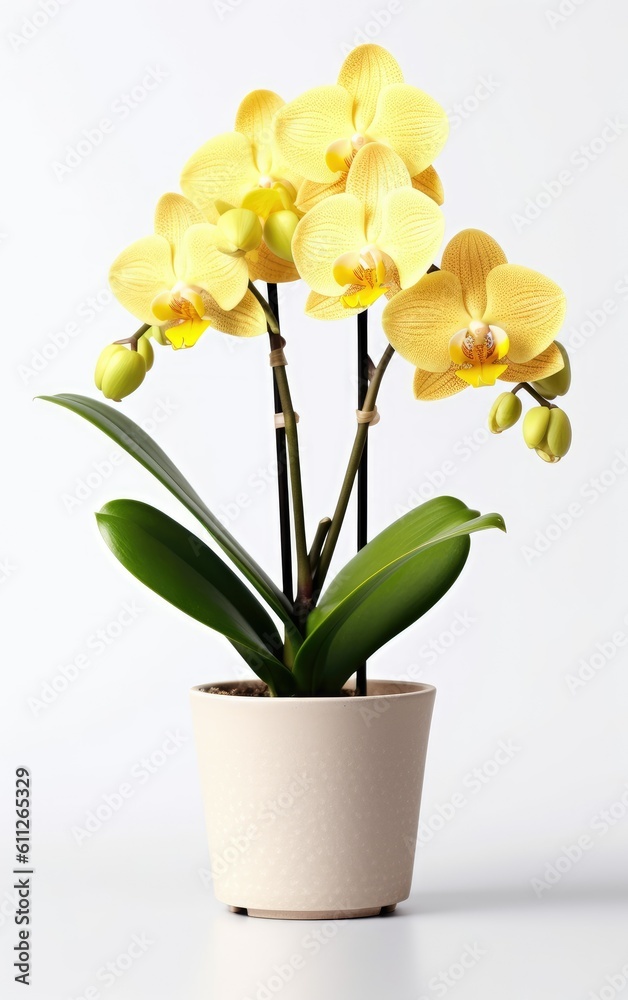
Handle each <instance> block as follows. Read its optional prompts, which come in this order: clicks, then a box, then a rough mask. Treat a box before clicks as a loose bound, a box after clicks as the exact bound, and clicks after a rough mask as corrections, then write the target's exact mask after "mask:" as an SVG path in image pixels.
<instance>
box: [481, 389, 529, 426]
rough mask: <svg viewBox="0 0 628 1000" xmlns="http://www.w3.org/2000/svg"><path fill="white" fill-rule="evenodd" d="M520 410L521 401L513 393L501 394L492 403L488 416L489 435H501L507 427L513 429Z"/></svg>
mask: <svg viewBox="0 0 628 1000" xmlns="http://www.w3.org/2000/svg"><path fill="white" fill-rule="evenodd" d="M522 409H523V407H522V405H521V400H520V399H519V397H518V396H516V395H515V394H514V392H502V393H501V394H500V395H499V396H498V397H497V399H496V400H495V402H494V403H493V405H492V407H491V411H490V413H489V415H488V428H489V430H490V432H491V434H501V432H502V431H507V430H508V428H509V427H514V425H515V424H516V423H517V421H518V419H519V417H520V416H521V411H522Z"/></svg>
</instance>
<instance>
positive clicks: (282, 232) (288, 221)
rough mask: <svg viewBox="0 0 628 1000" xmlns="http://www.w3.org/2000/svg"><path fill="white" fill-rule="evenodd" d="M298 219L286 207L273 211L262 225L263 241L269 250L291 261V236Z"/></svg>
mask: <svg viewBox="0 0 628 1000" xmlns="http://www.w3.org/2000/svg"><path fill="white" fill-rule="evenodd" d="M298 221H299V217H298V215H296V213H295V212H291V211H289V210H288V209H284V210H283V211H281V212H273V213H272V214H271V215H269V216H268V219H267V220H266V225H265V226H264V241H265V243H266V246H267V247H268V248H269V250H272V252H273V253H274V254H275V256H277V257H280V258H281V259H282V260H289V261H293V260H294V258H293V256H292V237H293V235H294V231H295V229H296V228H297V223H298Z"/></svg>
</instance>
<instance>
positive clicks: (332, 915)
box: [229, 903, 397, 920]
mask: <svg viewBox="0 0 628 1000" xmlns="http://www.w3.org/2000/svg"><path fill="white" fill-rule="evenodd" d="M396 907H397V904H396V903H390V904H389V905H388V906H366V907H363V908H362V909H358V910H255V909H247V908H246V907H244V906H230V907H229V910H230V912H231V913H241V914H243V915H244V916H249V917H267V918H269V919H271V920H348V919H351V918H353V917H380V916H382V917H383V916H385V915H386V914H387V913H393V912H394V910H395V909H396Z"/></svg>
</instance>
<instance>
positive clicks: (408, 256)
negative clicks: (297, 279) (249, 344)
mask: <svg viewBox="0 0 628 1000" xmlns="http://www.w3.org/2000/svg"><path fill="white" fill-rule="evenodd" d="M443 230H444V220H443V215H442V212H441V210H440V208H439V207H438V206H437V205H436V204H435V202H434V201H432V200H431V199H430V198H428V197H427V196H426V195H424V194H422V193H421V192H420V191H417V190H416V189H415V188H413V186H412V181H411V178H410V174H409V173H408V170H407V168H406V167H405V165H404V162H403V160H402V159H401V157H399V156H397V154H396V153H394V152H393V150H392V149H390V148H389V147H388V146H384V145H382V144H381V143H376V142H372V143H368V144H367V145H366V146H364V147H363V148H362V149H361V150H360V151H359V152H358V154H357V156H356V157H355V159H354V161H353V163H352V165H351V169H350V171H349V173H348V177H347V183H346V191H345V192H343V193H342V194H335V195H331V196H330V197H329V198H326V199H325V200H324V201H320V202H319V203H318V204H317V205H315V206H314V208H312V209H310V211H309V212H308V213H307V215H305V216H304V217H303V219H301V221H300V222H299V225H298V226H297V228H296V231H295V234H294V238H293V241H292V250H293V253H294V259H295V263H296V265H297V268H298V270H299V273H300V274H301V276H302V277H303V278H304V280H305V281H306V282H307V284H308V285H309V286H310V288H311V289H312V292H313V293H312V295H310V298H309V299H308V304H307V307H306V311H307V312H308V313H310V314H311V315H314V316H317V317H318V318H322V319H335V318H338V317H340V316H342V315H347V312H349V313H351V312H361V311H362V310H363V309H366V308H367V307H368V306H369V305H371V304H372V303H373V302H375V301H376V299H378V298H379V297H380V296H381V295H387V296H389V297H390V296H391V295H394V294H395V292H397V291H398V290H399V288H407V287H409V286H410V285H413V284H415V282H417V281H418V279H419V278H420V277H421V275H423V274H425V272H426V271H427V269H428V267H429V266H430V264H431V263H432V261H433V259H434V254H435V253H436V252H437V251H438V249H439V247H440V244H441V241H442V238H443Z"/></svg>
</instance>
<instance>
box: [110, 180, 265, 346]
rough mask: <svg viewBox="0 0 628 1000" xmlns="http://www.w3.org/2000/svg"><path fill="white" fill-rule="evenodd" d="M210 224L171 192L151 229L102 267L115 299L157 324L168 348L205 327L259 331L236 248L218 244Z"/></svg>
mask: <svg viewBox="0 0 628 1000" xmlns="http://www.w3.org/2000/svg"><path fill="white" fill-rule="evenodd" d="M223 239H224V238H223V237H222V236H221V234H220V232H219V230H218V227H217V226H213V225H211V224H210V223H208V222H205V220H204V218H203V216H202V214H201V212H200V211H199V210H198V208H196V207H195V206H194V205H193V204H192V203H191V202H190V201H188V199H187V198H184V197H183V196H182V195H179V194H165V195H164V196H163V197H162V198H160V200H159V202H158V203H157V208H156V210H155V233H154V235H153V236H146V237H144V238H143V239H141V240H137V241H136V242H135V243H132V244H131V245H130V246H128V247H127V248H126V250H123V251H122V253H121V254H119V256H118V257H117V258H116V259H115V261H114V262H113V264H112V265H111V270H110V271H109V282H110V284H111V288H112V290H113V293H114V295H115V296H116V298H117V299H119V301H120V302H121V303H122V305H123V306H124V307H125V308H126V309H128V310H129V312H130V313H132V314H133V315H134V316H136V317H137V318H138V319H139V320H141V321H142V322H143V323H148V324H149V325H150V326H157V327H159V328H160V331H161V333H162V334H163V335H164V336H165V338H166V339H167V340H168V342H169V343H170V344H172V346H173V347H174V348H180V347H191V346H192V345H193V344H195V343H196V341H197V340H198V338H199V337H200V335H201V334H202V333H203V331H204V330H206V329H207V327H208V326H210V325H212V326H214V327H216V329H217V330H221V331H223V332H224V333H230V334H233V335H235V336H237V337H254V336H256V335H257V334H261V333H264V332H265V330H266V320H265V317H264V312H263V310H262V308H261V306H260V305H259V303H258V302H257V300H256V299H255V297H254V296H253V295H252V293H251V292H250V291H248V282H249V271H248V267H247V264H246V262H245V260H244V258H243V256H242V255H238V254H237V253H235V252H234V253H232V254H226V253H223V252H221V250H220V249H218V245H217V244H219V243H220V242H221V240H223Z"/></svg>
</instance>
